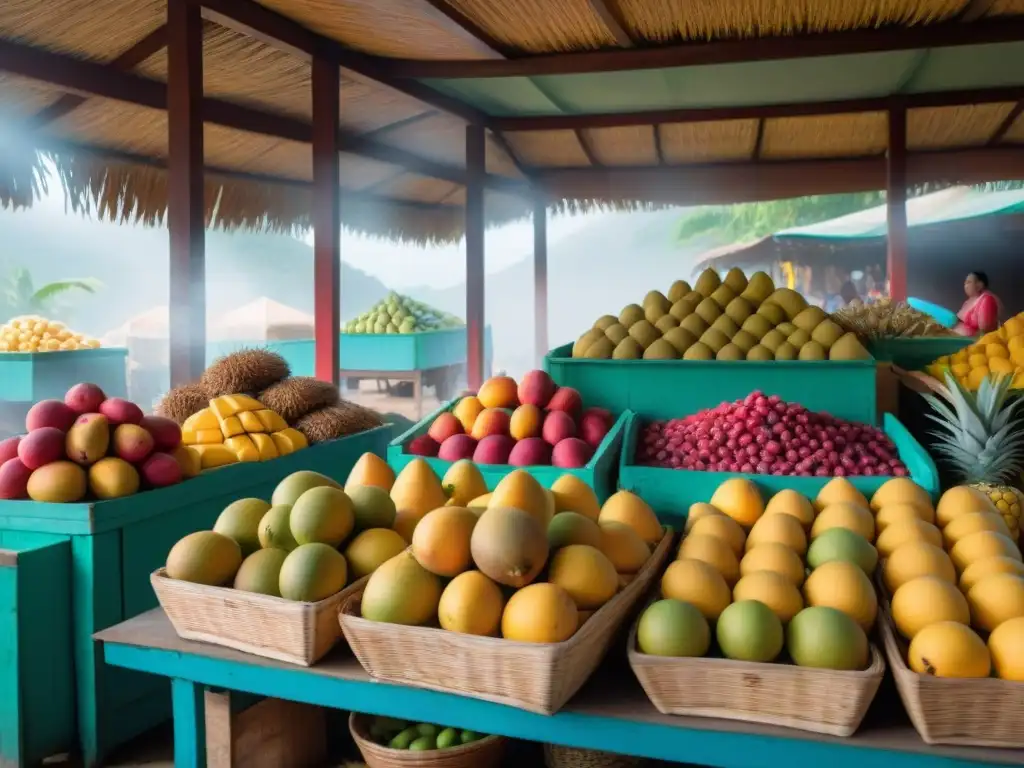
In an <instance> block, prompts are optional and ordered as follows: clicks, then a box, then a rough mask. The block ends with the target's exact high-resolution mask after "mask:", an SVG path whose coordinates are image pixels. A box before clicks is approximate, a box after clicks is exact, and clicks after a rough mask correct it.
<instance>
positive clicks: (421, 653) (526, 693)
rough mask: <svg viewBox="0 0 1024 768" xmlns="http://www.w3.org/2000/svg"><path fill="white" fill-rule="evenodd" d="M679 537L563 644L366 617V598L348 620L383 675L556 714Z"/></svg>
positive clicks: (369, 663) (362, 657)
mask: <svg viewBox="0 0 1024 768" xmlns="http://www.w3.org/2000/svg"><path fill="white" fill-rule="evenodd" d="M672 538H673V536H672V532H671V530H669V531H667V532H666V534H665V535H664V536H663V537H662V540H661V542H660V543H659V544H658V546H657V547H656V548H655V550H654V552H653V553H652V555H651V557H650V558H649V559H648V561H647V563H646V564H645V565H644V567H643V568H642V569H641V570H640V572H639V573H638V574H637V576H636V578H635V579H633V580H632V581H631V582H630V583H629V584H628V585H627V586H626V587H625V588H624V589H622V590H621V591H620V592H619V593H618V594H617V595H616V596H615V597H613V598H612V599H611V600H609V601H608V602H607V603H606V604H605V605H604V606H602V607H601V608H600V609H599V610H598V611H597V612H595V613H594V615H593V616H592V617H591V618H590V619H589V620H588V621H587V622H586V623H585V624H583V626H582V627H580V629H579V630H578V631H577V632H576V634H574V635H573V636H572V637H571V638H569V639H568V640H566V641H565V642H563V643H520V642H513V641H511V640H503V639H501V638H495V637H479V636H476V635H464V634H459V633H457V632H448V631H446V630H443V629H436V628H431V627H405V626H400V625H397V624H384V623H381V622H376V621H368V620H367V619H363V618H361V617H360V615H359V598H358V597H350V598H349V599H348V600H346V601H345V603H344V604H343V605H342V610H341V615H340V620H341V625H342V627H343V629H344V631H345V638H346V639H347V640H348V643H349V645H350V646H351V647H352V651H353V652H354V653H355V655H356V658H358V659H359V663H360V664H362V665H363V668H364V669H366V671H367V672H368V673H369V674H370V675H372V676H373V677H375V678H378V679H380V680H387V681H388V682H392V683H400V684H403V685H412V686H416V687H419V688H429V689H432V690H435V691H445V692H449V693H458V694H461V695H463V696H469V697H472V698H475V699H484V700H485V701H493V702H497V703H499V704H507V705H509V706H513V707H518V708H520V709H526V710H530V711H532V712H539V713H541V714H548V715H550V714H553V713H554V712H557V711H558V710H559V709H561V707H562V706H563V705H564V704H565V703H566V702H567V701H568V700H569V699H570V698H571V697H572V696H573V694H575V693H576V691H578V690H579V688H580V686H582V685H583V683H584V682H586V680H587V678H588V677H590V675H591V673H592V672H593V671H594V669H595V668H596V667H597V665H598V664H599V663H600V661H601V659H602V658H603V657H604V654H605V652H606V651H607V650H608V647H609V645H611V643H612V640H614V638H615V633H616V630H618V628H619V627H620V626H621V625H622V623H623V622H624V621H625V620H626V617H627V616H628V614H629V612H630V610H631V609H632V608H633V607H634V606H635V605H636V603H637V601H639V600H640V598H641V597H642V596H643V595H644V593H645V592H646V591H647V587H648V586H649V585H650V583H651V580H652V579H653V578H654V577H655V576H656V575H657V574H659V573H660V572H661V567H662V565H663V564H664V562H665V558H666V557H667V556H668V553H669V549H670V547H671V545H672ZM466 659H472V660H473V663H472V664H466V663H465V660H466Z"/></svg>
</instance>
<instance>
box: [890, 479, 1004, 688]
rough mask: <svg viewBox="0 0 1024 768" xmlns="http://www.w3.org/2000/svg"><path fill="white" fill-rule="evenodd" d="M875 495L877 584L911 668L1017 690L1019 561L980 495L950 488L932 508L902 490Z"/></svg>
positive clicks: (1001, 524) (1000, 523) (985, 497)
mask: <svg viewBox="0 0 1024 768" xmlns="http://www.w3.org/2000/svg"><path fill="white" fill-rule="evenodd" d="M894 490H896V489H894ZM881 492H882V491H881V490H879V492H878V494H880V493H881ZM878 494H875V498H873V499H872V507H873V508H874V509H875V521H876V525H877V527H878V529H879V536H878V541H879V549H880V550H881V542H882V540H883V538H886V539H887V540H888V541H889V542H890V544H889V547H888V549H889V551H888V554H887V556H886V559H885V562H884V564H883V566H882V575H883V580H884V583H885V586H886V589H887V591H888V592H889V595H890V599H891V606H892V620H893V624H894V625H895V628H896V630H897V632H899V634H900V635H901V636H902V637H903V638H904V640H905V641H906V642H907V643H909V645H908V646H907V647H906V654H907V663H908V665H909V666H910V668H911V669H912V670H914V671H915V672H917V673H918V674H922V675H934V676H936V677H956V678H970V677H989V676H990V675H995V676H996V677H1000V678H1003V679H1005V680H1013V681H1016V682H1024V559H1022V557H1021V550H1020V547H1019V545H1018V544H1017V541H1016V538H1014V537H1013V536H1012V534H1011V532H1010V529H1009V527H1008V526H1007V525H1006V522H1005V520H1004V518H1003V516H1002V515H1001V514H999V511H998V510H997V509H996V507H995V506H994V505H993V504H992V501H991V499H990V498H989V496H988V495H986V494H985V493H983V492H981V491H979V490H978V489H977V488H972V487H970V486H965V485H964V486H956V487H953V488H950V489H949V490H947V491H946V492H945V493H944V494H943V495H942V498H941V499H939V503H938V504H937V505H936V506H935V507H934V508H933V507H932V505H931V502H930V500H929V499H928V498H927V495H922V494H919V493H916V492H914V491H912V490H911V489H909V488H908V489H905V490H903V489H899V490H896V492H894V493H891V494H889V495H887V496H886V497H885V498H883V499H879V498H878ZM985 638H987V642H986V640H985Z"/></svg>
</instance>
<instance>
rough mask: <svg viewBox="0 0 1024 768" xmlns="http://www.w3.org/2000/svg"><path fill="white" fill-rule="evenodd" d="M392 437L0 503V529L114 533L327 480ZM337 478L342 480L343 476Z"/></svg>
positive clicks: (382, 430)
mask: <svg viewBox="0 0 1024 768" xmlns="http://www.w3.org/2000/svg"><path fill="white" fill-rule="evenodd" d="M390 437H391V431H390V429H389V428H388V427H387V426H384V427H378V428H376V429H372V430H368V431H366V432H361V433H359V434H356V435H351V436H349V437H344V438H341V439H339V440H331V441H330V442H327V443H320V444H319V445H312V446H310V447H309V448H306V449H303V450H301V451H297V452H295V453H293V454H290V455H288V456H282V457H281V458H278V459H274V460H272V461H266V462H246V463H240V464H230V465H228V466H226V467H220V468H218V469H215V470H209V471H206V472H203V473H202V474H201V475H199V477H194V478H191V479H189V480H187V481H185V482H182V483H179V484H178V485H173V486H170V487H169V488H160V489H158V490H153V491H147V492H145V493H140V494H137V495H135V496H129V497H126V498H123V499H113V500H111V501H100V502H92V503H82V504H47V503H40V502H35V501H0V528H3V529H17V530H45V531H47V532H50V533H63V534H76V535H77V534H89V533H101V532H103V531H109V530H117V529H120V528H123V527H124V526H126V525H129V524H131V523H133V522H138V521H140V520H145V519H147V518H150V517H157V516H159V515H164V514H167V513H168V512H173V511H174V510H180V509H184V508H187V507H191V506H194V505H197V504H202V503H204V502H206V501H207V500H208V499H211V498H217V499H219V498H222V497H224V496H226V495H230V494H241V495H247V494H246V493H245V492H246V490H247V489H250V488H258V487H260V486H263V485H266V484H267V483H276V482H278V481H279V480H281V479H282V478H283V477H285V476H287V475H290V474H291V473H292V472H297V471H298V470H300V469H313V470H315V471H317V472H322V473H324V474H326V475H328V476H330V477H336V476H337V475H338V474H339V473H340V472H342V471H344V472H345V473H346V474H347V473H348V471H349V469H351V468H352V465H353V464H354V463H355V462H356V460H357V459H358V458H359V457H360V456H362V455H363V454H364V453H366V452H371V453H377V454H378V455H380V456H384V454H385V452H386V450H387V443H388V440H389V439H390ZM340 479H342V480H344V476H342V477H341V478H340ZM147 584H148V582H147Z"/></svg>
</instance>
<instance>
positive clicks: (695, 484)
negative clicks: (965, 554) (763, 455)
mask: <svg viewBox="0 0 1024 768" xmlns="http://www.w3.org/2000/svg"><path fill="white" fill-rule="evenodd" d="M643 421H644V420H643V419H642V418H641V417H640V416H637V415H635V414H634V415H631V418H630V419H629V420H628V422H627V424H626V427H625V437H624V438H623V441H622V451H621V453H620V456H619V461H620V464H619V487H620V488H623V489H625V490H627V491H632V492H633V493H636V494H637V495H639V496H640V497H641V498H643V499H644V501H646V502H647V503H648V504H650V505H651V507H653V508H654V511H655V512H657V513H658V516H659V517H660V518H661V519H662V520H663V521H664V522H666V523H668V524H670V525H675V526H679V525H681V524H682V523H683V522H684V521H685V519H686V513H687V511H688V510H689V508H690V505H691V504H694V503H695V502H698V501H705V502H706V501H710V500H711V496H712V494H714V492H715V489H717V488H718V486H719V485H721V484H722V483H724V482H725V481H726V480H728V479H729V478H732V477H745V478H747V479H749V480H752V481H754V483H756V484H757V487H758V488H760V489H761V493H762V494H763V495H764V497H765V498H766V499H767V498H769V497H770V496H772V495H773V494H775V493H778V492H779V491H781V490H783V489H784V488H792V489H793V490H794V491H798V492H799V493H802V494H803V495H804V496H807V497H808V498H814V497H815V496H817V495H818V491H820V490H821V489H822V488H823V487H824V485H825V483H827V482H828V481H829V480H831V479H832V478H831V477H779V476H775V475H746V474H742V473H738V472H736V473H733V472H695V471H691V470H684V469H664V468H662V467H648V466H641V465H639V464H634V463H633V457H634V456H635V455H636V445H637V440H638V439H639V436H640V428H641V426H642V425H643ZM882 428H883V429H884V430H885V433H886V434H887V435H888V436H889V437H890V438H891V439H892V441H893V442H894V443H895V444H896V448H897V450H898V452H899V457H900V458H901V459H902V460H903V463H904V464H906V465H907V469H908V470H909V471H910V477H911V479H913V480H914V482H916V483H917V484H918V485H920V486H921V487H922V488H924V489H925V490H926V491H928V493H929V494H931V497H932V499H934V500H935V501H938V498H939V472H938V469H937V468H936V466H935V462H934V461H933V460H932V457H931V456H929V455H928V452H927V451H926V450H925V449H924V448H923V447H922V446H921V444H920V443H919V442H917V440H915V439H914V437H913V436H912V435H911V434H910V432H908V431H907V428H906V427H904V426H903V424H902V423H901V422H900V420H899V419H897V418H896V417H895V416H893V415H892V414H891V413H887V414H885V418H884V419H883V422H882ZM848 479H849V480H850V482H852V483H853V485H854V486H855V487H856V488H857V489H858V490H860V492H861V493H863V494H864V495H865V496H867V497H868V498H870V497H871V495H872V494H873V493H874V492H875V491H877V490H878V489H879V488H880V487H881V486H882V483H884V482H885V481H886V480H888V479H889V478H887V477H850V478H848Z"/></svg>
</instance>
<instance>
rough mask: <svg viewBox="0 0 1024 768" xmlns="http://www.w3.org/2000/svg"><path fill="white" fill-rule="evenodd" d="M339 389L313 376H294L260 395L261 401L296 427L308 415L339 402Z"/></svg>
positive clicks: (270, 387) (269, 387)
mask: <svg viewBox="0 0 1024 768" xmlns="http://www.w3.org/2000/svg"><path fill="white" fill-rule="evenodd" d="M338 398H339V395H338V388H337V387H336V386H334V385H333V384H331V383H330V382H327V381H320V380H319V379H314V378H313V377H312V376H292V377H291V378H289V379H284V380H283V381H278V382H277V383H275V384H273V385H270V386H268V387H267V388H266V389H264V390H263V391H262V392H260V394H259V401H260V402H261V403H263V404H264V405H265V406H267V408H269V409H270V410H272V411H275V412H276V413H277V414H279V415H280V416H281V418H283V419H284V420H285V421H287V422H288V423H289V424H290V425H292V426H295V424H296V423H298V421H299V419H301V418H302V417H303V416H305V415H306V414H307V413H311V412H312V411H316V410H319V409H320V408H327V407H329V406H332V405H334V404H335V403H337V402H338Z"/></svg>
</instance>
